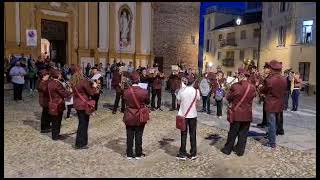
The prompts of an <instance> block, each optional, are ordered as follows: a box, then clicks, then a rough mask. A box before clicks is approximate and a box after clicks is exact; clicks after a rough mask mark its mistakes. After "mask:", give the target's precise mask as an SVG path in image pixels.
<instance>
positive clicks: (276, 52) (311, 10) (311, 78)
mask: <svg viewBox="0 0 320 180" xmlns="http://www.w3.org/2000/svg"><path fill="white" fill-rule="evenodd" d="M262 21H263V23H262V33H261V52H260V69H261V68H262V67H263V64H264V63H265V62H268V61H270V60H271V59H277V60H279V61H282V65H283V69H284V70H285V69H289V68H292V70H293V71H295V72H300V75H301V78H302V80H303V81H304V83H305V84H306V83H309V85H310V87H309V90H310V91H309V92H310V93H314V92H315V85H316V3H315V2H264V3H263V13H262Z"/></svg>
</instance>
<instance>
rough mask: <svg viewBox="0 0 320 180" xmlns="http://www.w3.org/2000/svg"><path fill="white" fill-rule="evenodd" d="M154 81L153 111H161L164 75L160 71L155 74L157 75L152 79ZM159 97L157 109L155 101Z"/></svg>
mask: <svg viewBox="0 0 320 180" xmlns="http://www.w3.org/2000/svg"><path fill="white" fill-rule="evenodd" d="M151 79H152V100H151V111H154V110H155V109H159V110H160V111H162V109H161V96H162V93H161V91H162V89H161V87H162V81H163V79H164V75H163V73H160V72H159V71H158V70H157V71H156V72H155V75H154V76H153V77H151ZM156 96H157V107H155V99H156Z"/></svg>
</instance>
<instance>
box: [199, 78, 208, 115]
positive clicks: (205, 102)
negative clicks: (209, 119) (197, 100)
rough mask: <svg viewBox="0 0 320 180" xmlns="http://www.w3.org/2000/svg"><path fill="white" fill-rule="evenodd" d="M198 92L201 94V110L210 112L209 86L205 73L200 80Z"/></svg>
mask: <svg viewBox="0 0 320 180" xmlns="http://www.w3.org/2000/svg"><path fill="white" fill-rule="evenodd" d="M199 89H200V92H201V96H202V111H201V112H207V114H210V113H211V112H210V95H211V86H210V81H209V79H208V76H207V75H205V76H204V78H203V79H202V80H201V82H200V88H199Z"/></svg>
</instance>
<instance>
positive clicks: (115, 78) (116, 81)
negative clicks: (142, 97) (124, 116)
mask: <svg viewBox="0 0 320 180" xmlns="http://www.w3.org/2000/svg"><path fill="white" fill-rule="evenodd" d="M122 78H123V76H122V72H119V68H117V69H116V70H115V71H114V73H113V75H112V81H111V86H112V88H114V89H115V90H116V99H115V101H114V105H113V110H112V114H116V113H117V109H118V106H119V101H120V99H121V112H124V107H125V105H124V101H123V87H122V83H121V79H122Z"/></svg>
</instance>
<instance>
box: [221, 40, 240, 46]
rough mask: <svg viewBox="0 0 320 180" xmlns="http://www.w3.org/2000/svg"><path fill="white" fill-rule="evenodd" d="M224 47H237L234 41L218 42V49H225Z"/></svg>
mask: <svg viewBox="0 0 320 180" xmlns="http://www.w3.org/2000/svg"><path fill="white" fill-rule="evenodd" d="M225 46H237V44H236V40H235V39H222V40H221V41H220V47H225Z"/></svg>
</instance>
